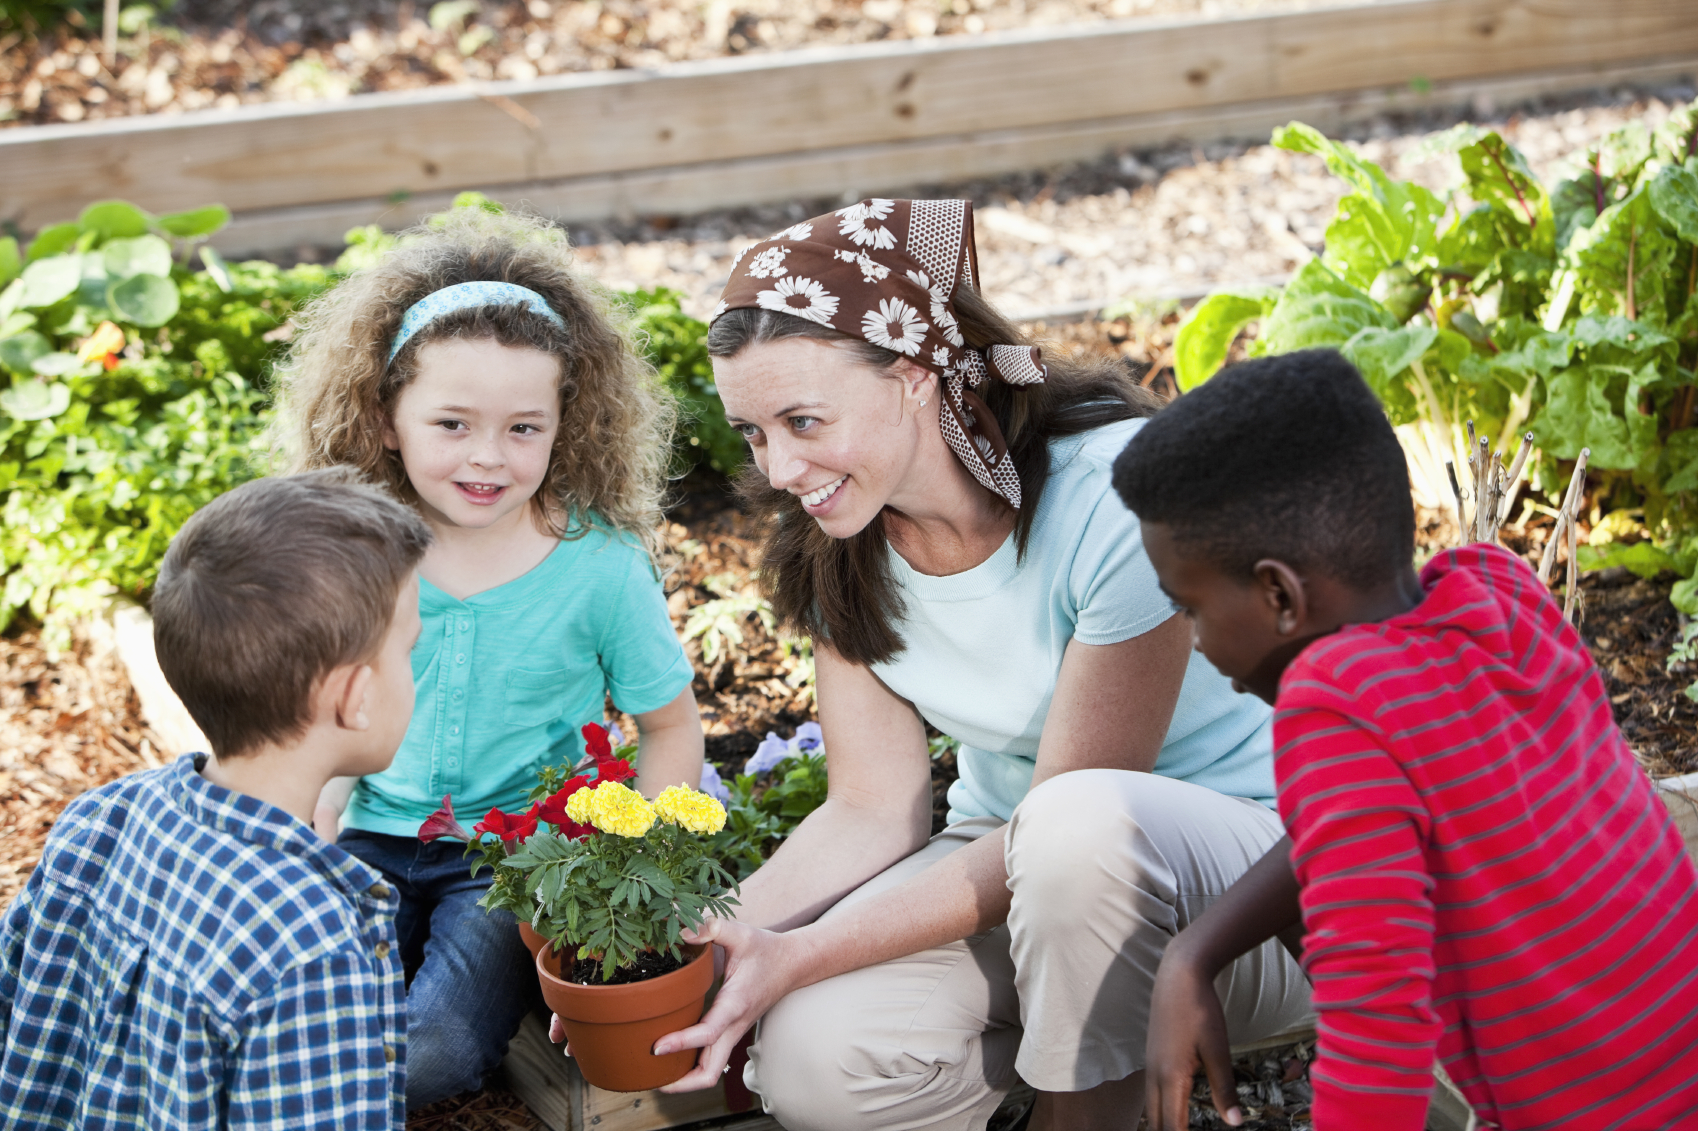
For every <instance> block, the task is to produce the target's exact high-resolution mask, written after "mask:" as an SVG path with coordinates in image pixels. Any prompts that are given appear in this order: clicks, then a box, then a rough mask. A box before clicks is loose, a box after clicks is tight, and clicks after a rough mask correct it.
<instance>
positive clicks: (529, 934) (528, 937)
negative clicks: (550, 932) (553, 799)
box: [519, 919, 548, 958]
mask: <svg viewBox="0 0 1698 1131" xmlns="http://www.w3.org/2000/svg"><path fill="white" fill-rule="evenodd" d="M519 937H520V938H521V939H523V940H525V949H526V950H528V951H530V952H531V957H532V958H535V957H536V956H537V951H539V950H541V949H542V948H543V946H544V945H545V944H546V943H547V942H548V940H547V939H545V938H543V937H542V936H541V935H539V934H537V933H536V932H535V931H533V930H531V925H530V924H529V923H527V922H525V921H524V920H523V919H521V920H519Z"/></svg>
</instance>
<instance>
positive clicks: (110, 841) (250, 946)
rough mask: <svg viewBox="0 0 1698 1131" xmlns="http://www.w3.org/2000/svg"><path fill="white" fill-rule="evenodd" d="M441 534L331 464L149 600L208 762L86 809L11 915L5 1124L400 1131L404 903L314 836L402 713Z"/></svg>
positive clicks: (259, 497)
mask: <svg viewBox="0 0 1698 1131" xmlns="http://www.w3.org/2000/svg"><path fill="white" fill-rule="evenodd" d="M429 541H430V533H429V531H428V530H427V528H426V527H425V526H424V524H423V522H421V521H420V520H419V518H418V517H417V516H416V515H415V514H414V513H413V512H412V510H410V509H409V508H407V507H404V506H402V505H401V504H399V503H397V502H395V501H393V500H391V499H390V498H388V497H387V496H386V495H384V494H382V493H381V492H379V491H378V490H376V489H374V488H371V487H368V486H365V485H363V484H361V483H359V482H358V481H357V480H356V479H355V478H353V477H352V476H351V475H349V474H348V473H347V472H346V471H345V470H341V469H331V470H327V471H319V472H313V473H309V474H306V475H298V476H293V477H289V478H280V479H264V480H259V481H257V482H253V483H249V484H246V485H245V486H242V487H239V488H237V489H236V490H234V491H232V492H230V493H229V494H227V495H225V496H223V497H222V498H220V499H218V500H216V501H215V502H213V503H211V504H210V505H208V506H207V507H205V508H204V509H202V510H201V511H200V512H199V513H198V514H196V515H195V516H194V517H193V518H191V519H190V520H189V522H188V523H187V524H185V525H184V527H183V529H182V532H181V533H179V534H178V535H177V537H176V539H175V540H174V541H173V542H172V544H171V548H170V550H169V551H168V552H167V554H166V556H165V561H164V563H163V565H162V567H161V569H160V575H159V582H158V585H157V586H156V588H155V590H154V601H153V612H154V642H155V646H156V648H157V650H158V654H159V663H160V667H161V668H162V669H163V671H164V673H165V677H166V679H167V680H168V681H169V682H170V684H171V686H172V688H173V689H174V690H175V691H176V692H177V694H178V695H179V696H180V697H181V698H182V700H183V703H184V705H185V706H187V708H188V710H189V713H190V714H191V715H192V716H193V717H194V719H195V722H197V723H198V724H199V725H200V727H201V729H202V731H203V732H205V734H206V735H207V737H208V740H209V741H210V743H211V745H212V754H211V756H207V755H204V754H197V755H184V756H183V757H182V758H179V759H178V760H177V761H176V762H175V763H173V764H172V765H170V766H166V767H164V768H162V769H158V770H150V771H147V772H145V773H140V774H134V775H132V776H130V777H127V778H124V779H123V780H121V781H116V782H113V783H111V784H109V785H106V786H103V787H101V788H100V789H96V790H93V791H91V792H89V793H86V794H84V795H83V796H81V797H79V798H78V799H77V800H76V801H75V802H73V803H72V804H71V805H70V806H69V807H67V808H66V810H65V812H64V814H63V815H62V816H61V817H60V819H59V822H58V824H57V825H56V826H55V828H54V830H53V834H52V836H51V837H50V838H49V839H48V842H47V847H46V850H45V851H44V852H43V854H42V858H41V863H40V864H39V865H38V866H37V867H36V869H35V872H34V874H32V875H31V876H30V880H29V884H28V886H27V887H26V888H25V889H24V891H23V893H22V894H21V895H19V896H18V897H17V899H16V900H14V901H13V903H12V905H11V906H10V907H9V908H7V909H6V910H5V912H4V921H3V923H0V1126H4V1127H8V1128H20V1129H21V1128H72V1127H76V1128H83V1129H88V1131H96V1129H103V1128H118V1127H125V1128H128V1127H170V1128H174V1129H198V1128H214V1127H217V1128H225V1127H230V1128H248V1127H254V1128H258V1127H266V1128H272V1127H291V1128H296V1127H323V1128H337V1129H343V1131H345V1129H366V1128H369V1129H372V1131H377V1129H379V1128H382V1129H388V1128H400V1127H401V1126H402V1125H403V1123H404V1121H405V1084H406V1059H405V1051H406V1045H405V1041H406V1033H407V1020H406V989H405V987H404V985H403V983H402V971H401V960H400V955H399V954H398V953H397V952H396V947H395V941H394V940H395V926H394V909H395V906H396V903H397V897H396V895H395V893H394V892H393V891H391V890H390V889H389V887H388V886H387V885H385V884H384V883H382V882H381V878H380V877H379V876H378V874H377V873H376V872H375V871H373V870H372V869H371V868H369V867H367V866H366V865H364V864H362V863H361V862H360V861H359V860H357V859H355V858H354V857H352V856H349V855H348V854H347V853H345V852H343V851H342V850H341V849H339V848H337V847H336V846H335V845H333V844H327V843H325V842H324V841H323V840H322V839H320V838H319V837H318V835H317V834H315V833H314V832H313V829H312V817H313V807H314V805H315V804H316V803H317V800H318V795H319V791H320V790H321V789H322V788H323V787H324V785H325V783H326V782H327V781H329V780H330V779H331V778H333V777H338V776H343V775H353V774H366V773H374V772H376V771H378V770H381V769H383V768H384V767H386V766H388V765H389V762H390V760H391V759H392V758H393V757H394V754H395V749H396V747H397V745H399V743H400V741H401V736H402V734H403V733H404V732H405V730H406V727H407V723H408V720H409V718H410V716H411V714H412V708H413V675H412V666H411V663H410V662H409V656H408V653H409V651H410V649H411V647H412V644H413V641H414V640H415V638H416V637H417V635H418V632H419V614H418V580H417V577H416V574H415V567H416V565H417V563H418V560H419V558H420V556H421V555H422V554H423V553H424V550H425V546H426V545H427V544H428V542H429Z"/></svg>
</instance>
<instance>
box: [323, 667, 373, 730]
mask: <svg viewBox="0 0 1698 1131" xmlns="http://www.w3.org/2000/svg"><path fill="white" fill-rule="evenodd" d="M371 677H372V671H371V665H370V664H344V665H343V666H342V667H339V668H336V669H335V670H333V671H332V672H331V673H330V675H329V676H328V677H326V679H325V681H324V683H325V688H324V690H325V693H326V698H328V700H329V703H328V704H327V706H328V707H329V709H330V711H331V714H332V717H333V718H334V719H335V720H336V725H337V726H338V727H340V728H341V729H343V730H367V729H369V728H370V727H371V720H370V719H369V718H367V717H366V692H368V691H370V690H371Z"/></svg>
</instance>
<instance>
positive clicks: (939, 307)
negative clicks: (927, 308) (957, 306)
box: [908, 271, 967, 349]
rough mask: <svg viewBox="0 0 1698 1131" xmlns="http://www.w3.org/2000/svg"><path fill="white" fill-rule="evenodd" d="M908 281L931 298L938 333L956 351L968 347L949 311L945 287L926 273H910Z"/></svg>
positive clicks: (934, 323)
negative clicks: (933, 280) (934, 281)
mask: <svg viewBox="0 0 1698 1131" xmlns="http://www.w3.org/2000/svg"><path fill="white" fill-rule="evenodd" d="M908 279H909V281H910V282H912V283H913V284H914V285H916V286H918V287H921V288H923V289H924V290H925V292H926V294H927V295H928V296H930V298H931V300H932V324H933V325H935V326H936V327H937V332H938V333H940V334H942V335H943V336H944V337H945V338H946V339H948V341H949V344H950V345H952V346H954V347H955V348H956V349H960V348H961V347H962V346H964V345H966V344H967V340H966V339H965V338H963V337H962V336H961V330H960V328H959V327H958V326H957V324H956V321H955V315H953V314H951V313H950V311H949V296H948V295H947V294H945V293H944V290H943V287H942V286H940V285H938V284H936V283H933V282H932V280H931V276H929V275H927V274H926V273H925V272H924V271H910V272H908Z"/></svg>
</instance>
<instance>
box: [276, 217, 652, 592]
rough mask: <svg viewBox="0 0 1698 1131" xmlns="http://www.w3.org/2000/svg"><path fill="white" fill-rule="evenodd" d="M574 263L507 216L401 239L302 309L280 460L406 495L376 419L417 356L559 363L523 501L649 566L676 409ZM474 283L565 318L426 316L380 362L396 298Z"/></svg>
mask: <svg viewBox="0 0 1698 1131" xmlns="http://www.w3.org/2000/svg"><path fill="white" fill-rule="evenodd" d="M571 261H572V250H571V248H570V246H569V245H568V244H567V241H566V233H565V232H564V231H562V230H561V229H559V228H557V227H553V226H551V225H549V224H548V223H547V222H546V221H543V220H540V219H537V218H534V217H529V216H521V215H516V214H513V213H490V212H488V211H485V210H484V209H481V208H457V209H454V210H453V211H451V212H446V213H443V214H441V215H439V216H435V217H433V218H432V219H431V220H430V221H428V222H427V223H426V224H424V225H422V226H420V227H418V228H414V229H413V230H411V231H409V232H406V233H403V235H402V236H401V239H400V241H399V243H398V245H397V246H396V247H395V248H394V249H393V250H391V251H389V252H388V253H386V254H385V255H383V256H382V257H381V258H380V259H379V260H378V261H377V262H376V263H375V264H373V265H372V266H370V267H367V268H365V269H363V270H360V271H357V272H355V273H354V274H353V275H350V276H349V277H348V278H347V279H346V280H344V281H343V282H342V283H341V284H339V285H338V286H336V287H334V288H333V289H331V290H330V291H328V292H326V293H325V294H324V295H322V296H320V297H319V298H317V299H315V300H314V301H313V302H312V303H311V304H310V305H308V306H307V308H306V310H305V311H304V312H303V314H302V315H301V317H300V322H301V329H300V331H299V332H298V333H297V334H296V335H295V339H294V342H293V343H292V345H291V348H290V350H289V356H288V357H287V358H285V359H284V360H283V361H282V362H281V363H279V365H278V366H277V370H276V373H277V397H278V412H277V417H276V422H275V423H274V425H273V430H272V437H271V438H272V444H273V448H274V450H277V451H278V452H279V453H280V455H281V462H282V463H283V464H284V466H285V468H286V470H289V471H304V470H307V469H309V468H317V467H330V466H334V465H338V464H347V465H351V466H353V467H356V468H358V469H359V470H360V471H361V472H362V473H363V474H364V475H366V476H367V477H369V478H370V479H372V480H373V481H375V482H378V483H381V484H383V485H384V486H385V487H387V488H388V489H389V490H390V491H391V492H392V493H394V495H395V496H396V497H397V498H399V499H402V500H404V501H406V502H408V503H412V504H414V505H417V502H418V498H417V495H416V493H415V492H414V491H413V487H412V484H411V483H410V482H409V481H408V479H407V472H406V469H405V468H404V467H403V466H402V464H401V456H400V453H399V452H395V451H391V450H390V449H388V448H386V447H384V445H383V424H384V422H385V421H386V420H388V419H389V417H390V413H391V412H392V411H393V410H394V407H395V401H396V398H397V397H399V396H400V393H401V390H402V389H405V388H406V387H407V385H408V384H410V383H411V382H412V380H413V378H414V377H415V376H416V375H417V373H418V355H419V350H420V349H421V348H423V347H424V346H425V345H427V344H429V343H431V342H436V341H443V340H445V339H449V338H461V339H470V340H480V339H486V340H494V341H496V342H499V343H500V344H502V345H504V346H519V347H524V348H528V349H536V350H541V351H542V352H544V353H547V354H551V355H553V356H554V357H555V358H557V359H558V360H559V362H560V429H559V432H558V433H557V434H556V436H555V440H554V447H553V449H552V450H551V451H550V453H549V458H548V471H547V473H546V474H545V475H544V477H543V481H542V483H541V485H540V486H539V487H538V488H537V492H536V494H535V495H534V496H533V497H532V503H533V504H534V505H535V507H536V508H537V514H538V516H539V517H540V518H541V519H542V520H543V521H544V522H545V523H546V524H547V526H548V528H549V529H550V530H552V531H553V532H554V534H555V535H556V536H558V537H561V538H575V537H581V536H582V535H583V534H584V533H586V532H587V530H588V529H589V523H590V521H591V519H590V517H589V516H590V515H591V514H592V513H593V514H595V515H599V516H600V517H601V518H602V519H603V520H605V521H606V522H607V523H608V524H609V525H611V526H613V527H614V528H615V529H617V530H619V531H622V532H624V533H626V534H628V535H630V536H631V537H632V538H634V539H636V540H637V541H638V542H639V543H640V544H641V545H642V546H644V547H645V548H646V549H647V550H648V551H649V554H650V556H651V557H652V558H654V559H656V560H657V561H658V560H659V558H660V555H661V553H662V551H663V549H664V547H663V544H662V542H661V538H660V514H661V509H660V508H661V496H662V493H663V492H664V490H665V488H666V470H667V460H668V458H669V454H670V443H671V438H672V428H673V424H674V421H675V418H676V405H675V403H674V402H673V400H672V398H671V396H670V395H669V394H668V393H667V392H666V391H665V389H664V388H663V387H662V385H661V382H660V379H659V377H658V376H656V374H655V372H654V368H653V366H651V365H649V364H648V362H647V361H645V360H644V359H643V356H642V354H641V353H640V352H638V351H637V350H636V349H634V348H633V346H632V344H631V341H630V337H629V333H628V332H627V331H626V330H625V329H624V324H625V322H626V321H627V319H626V318H625V317H624V315H623V314H621V313H620V312H619V310H618V308H617V307H616V306H615V305H614V304H613V303H612V302H610V301H609V298H608V296H607V294H606V293H605V292H603V291H602V290H601V288H599V287H596V286H595V285H594V284H591V283H588V282H586V281H585V280H583V279H581V278H579V277H578V276H577V275H575V274H574V273H573V272H572V270H571ZM474 280H494V281H499V282H506V283H517V284H518V285H519V286H522V287H528V288H529V289H531V290H533V291H535V292H537V293H538V294H540V295H542V296H543V298H545V299H546V300H548V305H549V306H550V307H552V308H553V309H554V310H555V311H556V312H557V313H558V314H559V315H560V316H561V318H562V319H563V320H564V321H565V326H564V328H562V327H560V326H557V325H555V324H554V322H553V321H551V320H550V319H548V318H546V317H544V316H543V315H541V314H538V313H536V312H534V311H532V310H529V309H527V308H526V307H524V306H523V305H520V304H512V305H503V306H484V307H473V308H468V309H465V310H458V311H455V312H454V313H452V314H449V315H446V316H444V317H442V318H438V319H436V320H435V321H434V322H431V323H430V324H429V325H427V326H425V327H424V328H423V329H421V330H420V331H419V332H418V333H417V334H415V335H413V337H412V338H410V339H409V340H408V342H407V344H406V345H405V346H403V347H402V348H401V352H400V353H398V354H396V355H395V360H394V361H393V362H391V361H390V360H389V346H390V343H391V342H392V341H394V339H395V334H396V331H397V330H398V329H399V328H400V325H401V316H402V315H403V314H404V313H405V312H406V310H407V308H408V307H410V306H412V305H413V304H414V303H415V302H417V301H419V300H420V299H421V298H424V297H425V296H426V295H428V294H431V293H433V292H435V291H439V290H441V289H442V288H443V287H448V286H452V285H454V284H456V283H464V282H471V281H474Z"/></svg>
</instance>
